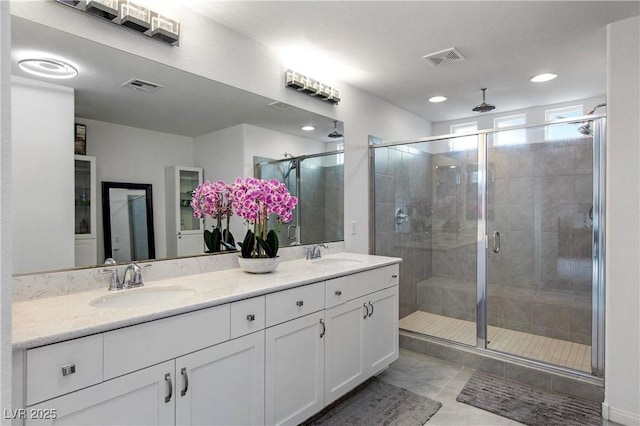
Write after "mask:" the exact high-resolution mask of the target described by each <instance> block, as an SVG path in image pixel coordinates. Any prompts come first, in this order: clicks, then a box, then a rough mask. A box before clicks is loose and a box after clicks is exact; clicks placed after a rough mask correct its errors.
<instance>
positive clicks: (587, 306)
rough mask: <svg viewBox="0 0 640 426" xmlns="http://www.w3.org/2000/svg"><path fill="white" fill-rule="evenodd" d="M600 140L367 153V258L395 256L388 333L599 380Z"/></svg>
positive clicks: (540, 133) (471, 143) (502, 136)
mask: <svg viewBox="0 0 640 426" xmlns="http://www.w3.org/2000/svg"><path fill="white" fill-rule="evenodd" d="M585 123H588V124H590V130H591V131H592V134H589V135H584V134H582V133H581V132H578V128H579V127H580V126H581V125H584V124H585ZM604 130H605V118H604V117H602V116H597V117H596V116H588V117H587V116H584V117H580V118H579V119H575V118H574V119H572V120H558V121H554V122H551V123H549V124H545V125H537V126H519V127H509V128H500V129H491V130H486V131H479V132H477V133H474V134H466V135H462V136H457V135H456V136H453V135H447V136H443V137H430V138H425V139H420V140H415V141H408V142H407V141H405V142H397V143H384V144H378V145H371V146H370V165H371V167H370V170H371V185H372V199H371V202H372V205H371V209H372V212H374V213H373V217H372V225H371V235H370V237H371V242H372V244H371V251H372V252H373V253H375V254H379V255H389V256H399V257H402V258H403V262H402V264H401V270H400V278H401V282H400V328H401V329H402V330H404V331H405V332H408V333H413V334H416V335H426V336H430V338H435V339H443V340H442V341H446V342H448V343H454V344H457V345H464V346H467V347H474V348H476V349H478V350H481V351H491V352H492V353H500V354H502V355H506V356H507V357H515V358H517V359H520V360H525V361H527V362H531V363H535V364H538V365H544V366H548V367H552V368H556V369H561V370H566V371H571V372H572V373H578V374H583V375H590V376H596V377H602V376H603V369H604V359H603V353H604V349H603V344H604V336H603V330H604V327H603V321H604V312H603V309H604V271H603V268H604V266H603V265H604V263H603V257H604V252H603V250H604V244H603V243H604V229H603V223H604V220H603V219H604V145H605V131H604Z"/></svg>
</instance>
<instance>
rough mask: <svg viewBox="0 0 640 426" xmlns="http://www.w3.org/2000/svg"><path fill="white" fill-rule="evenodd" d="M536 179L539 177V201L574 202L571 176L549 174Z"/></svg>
mask: <svg viewBox="0 0 640 426" xmlns="http://www.w3.org/2000/svg"><path fill="white" fill-rule="evenodd" d="M538 179H540V184H539V188H540V201H539V202H540V203H542V204H573V203H574V202H575V179H574V177H573V176H549V177H542V178H538Z"/></svg>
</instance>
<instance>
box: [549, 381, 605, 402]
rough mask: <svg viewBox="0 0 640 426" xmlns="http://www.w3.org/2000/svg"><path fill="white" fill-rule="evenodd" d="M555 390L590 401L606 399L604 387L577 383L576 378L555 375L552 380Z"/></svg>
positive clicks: (552, 387) (552, 386) (553, 389)
mask: <svg viewBox="0 0 640 426" xmlns="http://www.w3.org/2000/svg"><path fill="white" fill-rule="evenodd" d="M551 390H552V391H553V392H558V393H562V394H565V395H571V396H575V397H577V398H582V399H586V400H589V401H596V402H602V401H604V388H603V387H600V386H596V385H592V384H589V383H576V381H575V380H570V379H566V378H564V377H558V376H554V377H553V380H552V382H551Z"/></svg>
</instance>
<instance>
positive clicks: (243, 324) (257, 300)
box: [231, 296, 265, 339]
mask: <svg viewBox="0 0 640 426" xmlns="http://www.w3.org/2000/svg"><path fill="white" fill-rule="evenodd" d="M264 303H265V302H264V296H260V297H254V298H251V299H247V300H240V301H239V302H233V303H232V304H231V338H232V339H235V338H236V337H240V336H244V335H245V334H249V333H253V332H254V331H258V330H262V329H263V328H264V325H265V315H264V313H265V307H264Z"/></svg>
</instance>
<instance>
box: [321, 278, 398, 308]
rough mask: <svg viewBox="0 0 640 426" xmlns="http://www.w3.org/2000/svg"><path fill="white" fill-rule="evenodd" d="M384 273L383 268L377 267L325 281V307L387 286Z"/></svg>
mask: <svg viewBox="0 0 640 426" xmlns="http://www.w3.org/2000/svg"><path fill="white" fill-rule="evenodd" d="M386 274H387V272H386V270H385V268H377V269H370V270H368V271H364V272H359V273H357V274H352V275H347V276H344V277H339V278H334V279H332V280H329V281H327V286H326V287H327V291H326V306H327V308H331V307H333V306H336V305H339V304H341V303H344V302H346V301H348V300H353V299H356V298H358V297H360V296H364V295H365V294H369V293H372V292H374V291H378V290H382V289H383V288H386V287H389V286H390V284H388V283H387V277H386Z"/></svg>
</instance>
